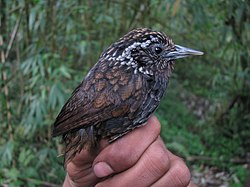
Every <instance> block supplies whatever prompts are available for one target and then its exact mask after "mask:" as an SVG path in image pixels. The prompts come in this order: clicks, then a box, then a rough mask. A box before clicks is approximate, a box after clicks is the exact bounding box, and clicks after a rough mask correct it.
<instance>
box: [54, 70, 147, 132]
mask: <svg viewBox="0 0 250 187" xmlns="http://www.w3.org/2000/svg"><path fill="white" fill-rule="evenodd" d="M135 77H138V76H134V75H132V76H131V75H129V74H128V73H126V72H121V71H117V70H116V69H115V68H113V69H109V70H108V71H103V70H102V68H101V67H99V68H97V69H96V70H93V71H92V72H91V76H88V78H86V79H85V80H84V81H83V82H82V83H81V84H80V85H79V86H78V87H77V88H76V90H75V91H74V92H73V94H72V96H71V97H70V98H69V100H68V101H67V103H66V104H65V105H64V106H63V108H62V110H61V112H60V113H59V115H58V117H57V118H56V121H55V123H54V128H53V132H52V135H53V136H58V135H61V134H64V133H66V132H69V131H71V130H74V129H79V128H87V127H89V126H91V125H96V124H99V123H101V122H103V121H106V120H108V119H110V118H116V117H118V116H123V115H125V114H126V115H128V114H129V113H131V112H132V113H133V112H134V111H135V110H137V109H138V107H140V106H141V102H143V101H142V90H143V89H142V83H141V82H142V80H139V79H138V78H137V79H135ZM135 95H136V97H135ZM132 96H133V97H132Z"/></svg>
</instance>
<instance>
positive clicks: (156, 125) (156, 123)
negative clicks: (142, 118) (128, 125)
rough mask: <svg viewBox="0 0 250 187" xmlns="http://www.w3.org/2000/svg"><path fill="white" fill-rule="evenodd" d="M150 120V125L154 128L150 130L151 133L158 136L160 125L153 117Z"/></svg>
mask: <svg viewBox="0 0 250 187" xmlns="http://www.w3.org/2000/svg"><path fill="white" fill-rule="evenodd" d="M150 120H152V123H154V124H153V127H154V128H153V129H152V133H153V134H156V135H159V134H160V132H161V124H160V122H159V121H158V119H157V118H156V117H155V116H152V117H151V119H150Z"/></svg>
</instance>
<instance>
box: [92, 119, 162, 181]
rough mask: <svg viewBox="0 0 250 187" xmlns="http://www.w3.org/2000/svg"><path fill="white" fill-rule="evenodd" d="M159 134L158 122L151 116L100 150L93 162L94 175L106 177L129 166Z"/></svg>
mask: <svg viewBox="0 0 250 187" xmlns="http://www.w3.org/2000/svg"><path fill="white" fill-rule="evenodd" d="M159 134H160V123H159V121H158V120H157V118H156V117H155V116H152V117H150V118H149V120H148V122H147V124H146V125H145V126H143V127H140V128H138V129H135V130H134V131H132V132H130V133H128V134H127V135H125V136H124V137H122V138H120V139H118V140H116V141H115V142H113V143H112V144H110V145H108V146H107V147H105V148H104V149H103V150H102V151H101V152H100V154H99V155H98V156H97V158H96V159H95V161H94V163H93V166H94V172H95V174H96V176H98V177H106V176H108V175H110V174H113V173H119V172H121V171H124V170H126V169H128V168H130V167H131V166H133V165H134V164H135V163H136V162H137V160H138V159H139V158H140V156H141V155H142V154H143V152H144V151H145V150H146V149H147V148H148V147H149V146H150V144H152V142H154V141H155V139H156V138H157V137H158V136H159Z"/></svg>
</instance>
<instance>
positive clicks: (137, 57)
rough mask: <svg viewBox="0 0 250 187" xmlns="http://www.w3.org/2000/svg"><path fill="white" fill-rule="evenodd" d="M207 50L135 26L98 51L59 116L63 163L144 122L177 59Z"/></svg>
mask: <svg viewBox="0 0 250 187" xmlns="http://www.w3.org/2000/svg"><path fill="white" fill-rule="evenodd" d="M191 55H203V52H201V51H197V50H194V49H191V48H187V47H183V46H180V45H176V44H174V43H173V41H172V39H171V38H170V37H168V36H167V35H166V34H165V33H164V32H159V31H154V30H152V29H148V28H137V29H133V30H131V31H130V32H128V33H127V34H125V35H124V36H123V37H121V38H120V39H118V41H116V42H114V43H113V44H111V45H110V46H109V47H108V48H107V49H106V50H104V52H103V53H102V54H101V55H100V58H99V60H98V61H97V63H96V64H95V65H94V66H93V67H92V68H91V69H90V70H89V72H88V73H87V75H86V76H85V78H84V79H83V80H82V82H81V83H80V84H79V86H78V87H77V88H76V89H75V90H74V91H73V93H72V95H71V97H70V98H69V99H68V101H67V102H66V103H65V105H64V106H63V107H62V109H61V111H60V113H59V115H58V116H57V118H56V120H55V122H54V124H53V126H52V127H53V128H52V136H53V137H56V136H62V140H63V142H64V143H65V150H64V163H65V164H67V163H69V162H70V161H71V160H72V159H73V158H74V157H75V155H76V154H77V153H79V152H80V151H81V150H82V149H88V150H90V151H91V150H97V149H98V144H99V142H100V140H101V139H107V140H108V142H109V143H112V142H114V141H115V140H117V139H118V138H121V137H122V136H124V135H125V134H127V133H129V132H130V131H132V130H133V129H135V128H138V127H140V126H143V125H145V124H146V122H147V120H148V119H149V117H150V116H151V115H152V114H153V112H154V111H155V110H156V108H157V107H158V106H159V103H160V100H161V98H162V97H163V95H164V93H165V91H166V89H167V86H168V83H169V77H170V75H171V73H172V71H173V65H174V62H175V60H176V59H178V58H184V57H187V56H191Z"/></svg>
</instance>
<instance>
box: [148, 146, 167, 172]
mask: <svg viewBox="0 0 250 187" xmlns="http://www.w3.org/2000/svg"><path fill="white" fill-rule="evenodd" d="M154 149H155V150H153V151H154V154H151V155H150V156H149V159H150V161H151V168H152V169H151V171H152V172H154V173H155V174H156V175H158V176H159V175H162V174H164V173H166V172H167V171H168V170H169V168H170V162H169V156H168V154H167V152H166V150H165V147H164V148H163V147H162V146H155V148H154Z"/></svg>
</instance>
